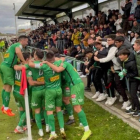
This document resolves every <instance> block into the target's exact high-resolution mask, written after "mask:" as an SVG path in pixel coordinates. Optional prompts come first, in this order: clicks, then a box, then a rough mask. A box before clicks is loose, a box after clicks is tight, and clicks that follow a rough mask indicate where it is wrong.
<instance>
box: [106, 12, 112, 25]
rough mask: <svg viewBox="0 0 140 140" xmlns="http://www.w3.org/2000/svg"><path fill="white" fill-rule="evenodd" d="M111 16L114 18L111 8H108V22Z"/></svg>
mask: <svg viewBox="0 0 140 140" xmlns="http://www.w3.org/2000/svg"><path fill="white" fill-rule="evenodd" d="M110 18H112V11H111V10H108V17H107V19H108V21H107V22H108V23H109V19H110Z"/></svg>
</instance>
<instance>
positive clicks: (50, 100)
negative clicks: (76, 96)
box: [45, 88, 62, 111]
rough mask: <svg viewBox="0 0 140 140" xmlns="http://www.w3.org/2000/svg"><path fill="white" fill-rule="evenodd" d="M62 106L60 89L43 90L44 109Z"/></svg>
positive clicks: (51, 109)
mask: <svg viewBox="0 0 140 140" xmlns="http://www.w3.org/2000/svg"><path fill="white" fill-rule="evenodd" d="M61 106H62V89H61V88H58V89H47V90H46V91H45V109H46V110H47V111H53V110H55V107H61Z"/></svg>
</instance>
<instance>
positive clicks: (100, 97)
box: [96, 94, 106, 102]
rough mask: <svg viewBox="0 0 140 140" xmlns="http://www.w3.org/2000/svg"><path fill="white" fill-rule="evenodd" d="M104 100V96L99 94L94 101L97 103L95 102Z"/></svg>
mask: <svg viewBox="0 0 140 140" xmlns="http://www.w3.org/2000/svg"><path fill="white" fill-rule="evenodd" d="M105 99H106V96H105V94H100V95H99V97H98V99H96V101H97V102H101V101H103V100H105Z"/></svg>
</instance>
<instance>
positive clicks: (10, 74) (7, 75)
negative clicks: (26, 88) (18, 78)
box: [0, 65, 14, 86]
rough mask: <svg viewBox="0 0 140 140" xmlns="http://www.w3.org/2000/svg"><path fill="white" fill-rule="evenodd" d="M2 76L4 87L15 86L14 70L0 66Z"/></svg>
mask: <svg viewBox="0 0 140 140" xmlns="http://www.w3.org/2000/svg"><path fill="white" fill-rule="evenodd" d="M0 75H1V78H2V82H3V84H4V85H11V86H12V85H14V69H13V68H9V67H7V66H5V65H0Z"/></svg>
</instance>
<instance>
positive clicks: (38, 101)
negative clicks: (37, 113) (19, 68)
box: [31, 89, 45, 109]
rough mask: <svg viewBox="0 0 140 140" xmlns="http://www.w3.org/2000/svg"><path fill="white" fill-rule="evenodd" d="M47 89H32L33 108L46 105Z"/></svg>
mask: <svg viewBox="0 0 140 140" xmlns="http://www.w3.org/2000/svg"><path fill="white" fill-rule="evenodd" d="M44 96H45V90H44V89H43V90H40V91H32V101H31V106H32V109H37V108H41V107H42V106H45V97H44Z"/></svg>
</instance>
